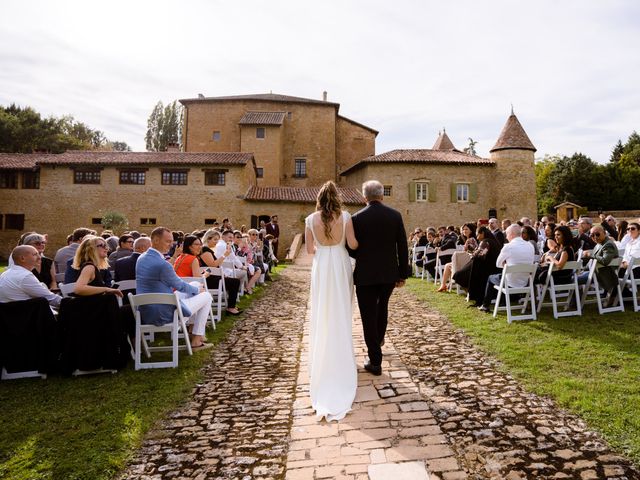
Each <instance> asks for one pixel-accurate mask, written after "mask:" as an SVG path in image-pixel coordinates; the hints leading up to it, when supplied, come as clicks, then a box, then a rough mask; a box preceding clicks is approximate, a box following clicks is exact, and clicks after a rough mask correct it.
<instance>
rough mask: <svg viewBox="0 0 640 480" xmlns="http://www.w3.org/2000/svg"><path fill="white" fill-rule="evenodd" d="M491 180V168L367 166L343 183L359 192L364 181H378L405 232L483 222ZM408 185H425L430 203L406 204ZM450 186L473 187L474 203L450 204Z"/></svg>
mask: <svg viewBox="0 0 640 480" xmlns="http://www.w3.org/2000/svg"><path fill="white" fill-rule="evenodd" d="M494 177H495V167H493V166H470V165H436V164H407V163H405V164H395V163H394V164H390V163H378V164H375V163H370V164H368V165H366V166H364V167H363V168H360V169H358V170H356V171H355V172H353V173H351V174H349V175H348V176H347V179H346V180H345V183H346V184H348V185H349V186H352V187H354V188H358V189H360V187H361V185H362V183H363V182H364V181H366V180H379V181H380V182H382V183H383V184H384V185H385V186H390V187H391V195H390V196H388V197H385V198H384V202H385V203H386V204H387V205H389V206H390V207H393V208H395V209H396V210H398V211H400V213H402V216H403V218H404V222H405V228H406V229H407V231H409V230H412V229H414V228H415V227H417V226H420V227H427V226H438V225H450V224H453V225H456V226H460V225H461V224H462V223H464V222H468V221H473V222H475V221H477V220H478V218H487V215H488V211H489V209H490V208H493V207H494V203H493V202H494V180H495V179H494ZM411 182H428V183H429V189H430V190H432V192H431V195H429V198H430V200H428V201H426V202H416V201H410V197H409V184H410V183H411ZM451 183H469V184H475V186H476V191H477V197H476V200H475V202H466V203H458V202H452V201H451V193H450V184H451Z"/></svg>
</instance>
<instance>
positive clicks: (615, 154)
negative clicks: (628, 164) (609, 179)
mask: <svg viewBox="0 0 640 480" xmlns="http://www.w3.org/2000/svg"><path fill="white" fill-rule="evenodd" d="M623 151H624V146H623V145H622V141H620V140H619V139H618V143H616V146H615V147H613V150H612V151H611V158H609V161H610V162H612V163H615V162H617V161H618V160H620V155H622V152H623Z"/></svg>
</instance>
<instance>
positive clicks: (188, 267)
mask: <svg viewBox="0 0 640 480" xmlns="http://www.w3.org/2000/svg"><path fill="white" fill-rule="evenodd" d="M201 253H202V240H200V239H199V238H198V237H196V236H195V235H187V236H186V237H184V243H183V244H182V253H181V254H180V255H178V258H176V260H175V262H173V269H174V270H175V272H176V275H178V276H179V277H200V276H202V275H201V274H200V262H199V261H198V256H200V254H201ZM206 276H208V274H205V277H206Z"/></svg>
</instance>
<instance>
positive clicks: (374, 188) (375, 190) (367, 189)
mask: <svg viewBox="0 0 640 480" xmlns="http://www.w3.org/2000/svg"><path fill="white" fill-rule="evenodd" d="M383 195H384V186H383V185H382V184H381V183H380V182H379V181H378V180H369V181H366V182H364V183H363V184H362V196H363V197H364V198H365V199H366V200H367V201H371V200H380V199H381V198H382V196H383Z"/></svg>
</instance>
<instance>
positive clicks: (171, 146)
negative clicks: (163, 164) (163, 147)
mask: <svg viewBox="0 0 640 480" xmlns="http://www.w3.org/2000/svg"><path fill="white" fill-rule="evenodd" d="M179 151H180V145H179V144H178V143H168V144H167V152H172V153H176V152H179Z"/></svg>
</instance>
